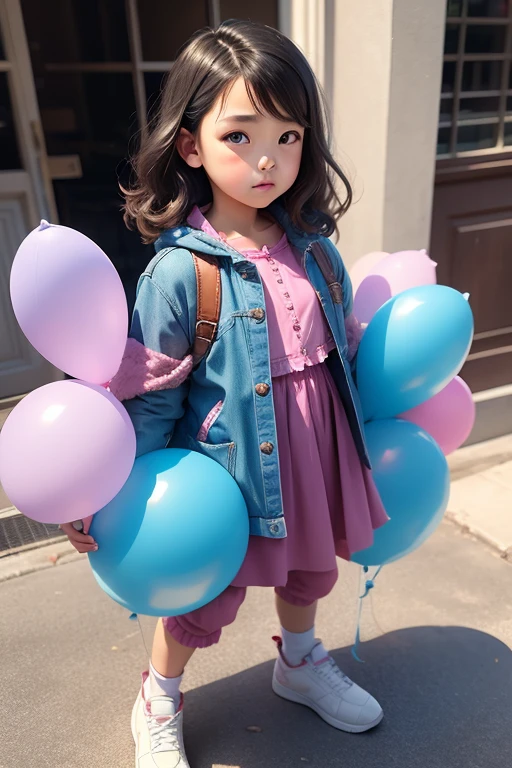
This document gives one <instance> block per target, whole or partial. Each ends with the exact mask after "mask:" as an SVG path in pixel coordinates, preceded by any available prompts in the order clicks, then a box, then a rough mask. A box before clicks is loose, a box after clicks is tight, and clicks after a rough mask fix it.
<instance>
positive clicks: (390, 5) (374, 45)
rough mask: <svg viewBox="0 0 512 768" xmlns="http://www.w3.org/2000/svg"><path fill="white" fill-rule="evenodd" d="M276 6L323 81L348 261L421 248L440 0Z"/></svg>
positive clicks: (304, 1)
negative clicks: (345, 192) (340, 172)
mask: <svg viewBox="0 0 512 768" xmlns="http://www.w3.org/2000/svg"><path fill="white" fill-rule="evenodd" d="M280 11H281V14H280V19H281V22H280V23H281V28H282V30H283V32H285V34H288V35H289V36H290V37H292V39H293V40H295V42H296V43H297V44H298V45H299V46H300V47H301V48H302V50H303V51H304V52H305V53H306V55H307V56H308V59H309V61H310V62H311V65H312V66H313V69H314V70H315V72H316V74H317V76H318V77H319V79H320V81H321V82H322V84H323V86H324V90H325V91H326V94H327V96H328V100H329V103H330V105H331V108H332V116H333V122H334V149H335V155H336V158H337V160H338V162H340V164H341V165H342V166H343V168H344V170H345V171H346V172H347V175H348V176H349V178H350V180H351V181H352V184H353V188H354V204H353V207H352V208H351V210H350V212H349V213H348V214H347V216H346V217H345V218H344V219H343V221H342V222H341V225H340V231H341V241H340V243H339V245H340V249H341V250H342V252H343V254H344V257H345V258H346V260H347V262H348V263H349V264H350V263H352V262H354V261H355V260H356V259H357V258H359V257H360V256H362V255H364V254H365V253H368V252H370V251H382V250H383V251H396V250H401V249H408V248H426V247H428V243H429V236H430V218H431V209H432V196H433V185H434V171H435V149H436V140H437V120H438V111H439V93H440V86H441V71H442V51H443V39H444V21H445V13H446V0H318V1H317V2H315V1H314V0H281V3H280Z"/></svg>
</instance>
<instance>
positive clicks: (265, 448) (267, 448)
mask: <svg viewBox="0 0 512 768" xmlns="http://www.w3.org/2000/svg"><path fill="white" fill-rule="evenodd" d="M273 450H274V446H273V445H272V443H262V444H261V445H260V451H261V452H262V453H265V454H266V455H267V456H270V454H271V453H272V451H273Z"/></svg>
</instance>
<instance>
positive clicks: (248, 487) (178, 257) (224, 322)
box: [125, 202, 370, 538]
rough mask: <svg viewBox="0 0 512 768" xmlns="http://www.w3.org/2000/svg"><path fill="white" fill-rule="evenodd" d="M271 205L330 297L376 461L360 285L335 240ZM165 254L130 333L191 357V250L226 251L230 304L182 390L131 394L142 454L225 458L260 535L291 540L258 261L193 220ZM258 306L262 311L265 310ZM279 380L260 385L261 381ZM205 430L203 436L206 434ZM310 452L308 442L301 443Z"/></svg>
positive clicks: (342, 374) (146, 285) (355, 421)
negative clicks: (363, 373) (365, 397)
mask: <svg viewBox="0 0 512 768" xmlns="http://www.w3.org/2000/svg"><path fill="white" fill-rule="evenodd" d="M268 211H269V213H270V214H271V215H272V216H273V217H274V219H275V220H276V221H277V222H278V223H279V224H280V226H281V227H282V228H283V230H284V231H285V232H286V234H287V236H288V239H289V241H290V242H291V243H292V245H294V246H296V247H297V248H298V249H299V250H300V251H301V252H302V253H303V254H304V255H303V263H304V267H305V270H306V274H307V276H308V279H309V280H310V282H311V284H312V285H313V287H314V289H315V291H316V292H317V295H318V297H319V299H320V301H321V304H322V307H323V310H324V312H325V316H326V318H327V321H328V324H329V326H330V329H331V332H332V334H333V337H334V340H335V342H336V347H337V350H334V351H333V352H331V354H330V355H329V358H328V360H327V365H328V366H329V368H330V371H331V374H332V376H333V378H334V381H335V384H336V386H337V389H338V391H339V394H340V396H341V399H342V402H343V404H344V407H345V410H346V413H347V417H348V421H349V424H350V428H351V431H352V434H353V437H354V441H355V444H356V447H357V450H358V452H359V456H360V458H361V459H362V461H363V462H364V463H365V464H366V465H367V466H368V467H369V466H370V463H369V458H368V452H367V448H366V445H365V440H364V432H363V417H362V410H361V405H360V402H359V396H358V393H357V389H356V386H355V383H354V378H353V371H352V370H351V365H350V363H349V361H348V357H347V351H348V345H347V336H346V332H345V322H344V319H345V316H348V314H350V312H351V311H352V286H351V283H350V278H349V276H348V273H347V271H346V269H345V267H344V265H343V262H342V259H341V257H340V255H339V253H338V251H337V249H336V247H335V246H334V244H333V243H332V242H331V241H330V240H329V239H328V238H325V237H322V236H321V235H310V234H307V233H305V232H303V231H301V230H298V229H297V228H296V227H295V225H293V223H292V222H291V220H290V218H289V216H288V214H287V213H286V211H285V210H284V208H283V207H282V205H281V204H280V203H279V202H274V203H272V204H271V205H270V206H269V207H268ZM314 240H321V241H322V245H323V247H324V250H326V251H327V253H328V254H329V256H330V258H331V261H332V265H333V268H334V271H335V274H336V277H337V280H338V282H339V283H340V285H341V286H342V289H343V304H335V303H334V301H333V299H332V298H331V294H330V292H329V289H328V286H327V284H326V281H325V280H324V277H323V275H322V272H321V271H320V269H319V267H318V265H317V263H316V261H315V258H314V256H313V255H312V253H311V250H310V249H309V248H308V246H309V245H310V243H312V242H313V241H314ZM156 249H157V254H156V256H155V257H154V258H153V260H152V261H151V262H150V264H149V265H148V267H147V268H146V270H145V271H144V273H143V274H142V275H141V277H140V279H139V283H138V287H137V299H136V303H135V308H134V312H133V319H132V327H131V331H130V336H132V337H133V338H135V339H136V340H137V341H139V342H140V343H142V344H144V345H145V346H146V347H149V348H150V349H153V350H155V351H157V352H162V353H163V354H165V355H168V356H169V357H173V358H177V359H182V358H184V357H185V355H187V354H188V353H189V352H190V351H191V347H192V345H193V341H194V336H195V324H196V311H197V304H196V302H197V291H196V275H195V269H194V264H193V260H192V257H191V251H199V252H202V253H207V254H213V255H215V256H217V257H218V259H219V264H220V272H221V283H222V307H221V314H220V322H219V328H218V333H217V336H216V339H215V341H214V343H213V345H212V347H211V350H210V352H209V354H208V356H207V357H206V358H205V359H203V360H202V361H201V363H200V364H199V365H198V366H197V368H196V369H195V370H194V371H193V372H192V374H191V376H190V377H189V378H188V379H187V380H186V381H185V382H184V383H183V384H181V385H180V386H178V387H177V388H175V389H166V390H162V391H157V392H150V393H147V394H144V395H142V396H138V397H135V398H134V399H132V400H128V401H126V402H125V406H126V408H127V410H128V412H129V414H130V417H131V419H132V421H133V424H134V427H135V431H136V435H137V455H141V454H143V453H147V452H149V451H154V450H157V449H159V448H165V447H179V448H189V449H192V450H194V451H199V452H200V453H203V454H205V455H206V456H209V457H210V458H212V459H214V460H215V461H217V462H219V463H220V464H222V465H223V466H224V467H225V468H226V469H227V470H228V471H229V472H230V473H231V474H232V475H233V477H234V478H235V480H236V481H237V483H238V485H239V487H240V489H241V491H242V493H243V495H244V498H245V501H246V504H247V508H248V512H249V518H250V533H251V534H253V535H256V536H264V537H270V538H284V537H285V536H286V524H285V520H284V517H283V505H282V496H281V483H280V476H279V446H278V443H277V435H276V422H275V416H274V404H273V397H272V387H271V384H272V380H271V373H270V358H269V346H268V334H267V322H266V311H265V299H264V294H263V285H262V282H261V280H260V278H259V275H258V271H257V269H256V266H255V265H254V264H253V263H251V262H249V261H247V260H246V259H245V258H244V256H243V255H242V254H240V253H238V252H237V251H236V250H234V249H233V248H231V247H230V246H229V245H228V244H226V243H224V242H222V241H220V240H218V239H216V238H214V237H212V236H211V235H209V234H207V233H205V232H203V231H202V230H198V229H195V228H193V227H190V226H188V225H183V226H179V227H175V228H173V229H170V230H166V231H165V232H164V233H163V234H162V236H161V237H160V238H159V239H158V240H157V242H156ZM255 310H257V311H255ZM261 383H264V384H268V385H270V390H269V391H268V389H267V387H259V388H258V390H259V392H260V393H265V394H258V391H257V390H256V386H257V385H258V384H261ZM213 413H214V414H215V419H214V420H213V423H212V424H211V427H210V428H209V431H208V435H207V437H206V439H205V441H200V440H198V439H197V437H198V433H199V431H200V429H201V426H202V425H203V423H204V422H205V420H206V419H207V417H208V415H209V414H213ZM201 436H202V435H201ZM297 449H298V450H300V446H297Z"/></svg>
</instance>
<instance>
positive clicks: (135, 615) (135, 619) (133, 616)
mask: <svg viewBox="0 0 512 768" xmlns="http://www.w3.org/2000/svg"><path fill="white" fill-rule="evenodd" d="M128 618H129V619H130V621H137V614H136V613H131V614H130V615H129V616H128Z"/></svg>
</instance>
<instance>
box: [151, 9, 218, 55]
mask: <svg viewBox="0 0 512 768" xmlns="http://www.w3.org/2000/svg"><path fill="white" fill-rule="evenodd" d="M137 5H138V9H139V24H140V36H141V40H142V58H143V59H144V60H145V61H173V60H174V59H175V58H176V54H177V52H178V50H179V48H181V46H182V45H183V43H185V42H186V41H187V40H188V38H189V37H190V36H191V34H192V33H193V32H195V31H196V30H198V29H200V28H201V27H205V26H206V25H207V24H208V15H207V7H208V4H207V3H205V2H197V0H192V2H188V3H187V2H181V3H171V2H169V0H137Z"/></svg>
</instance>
